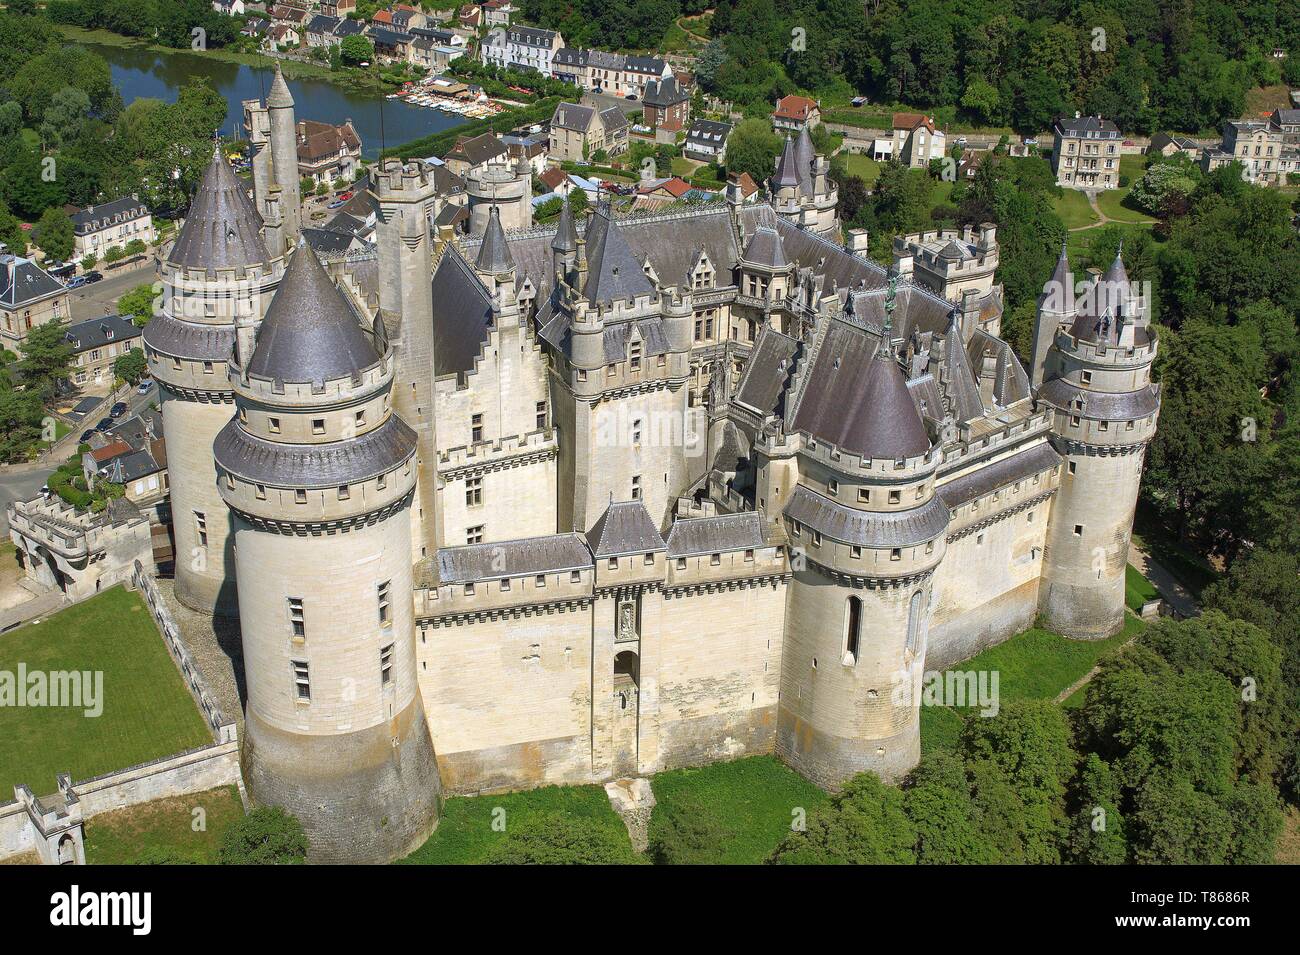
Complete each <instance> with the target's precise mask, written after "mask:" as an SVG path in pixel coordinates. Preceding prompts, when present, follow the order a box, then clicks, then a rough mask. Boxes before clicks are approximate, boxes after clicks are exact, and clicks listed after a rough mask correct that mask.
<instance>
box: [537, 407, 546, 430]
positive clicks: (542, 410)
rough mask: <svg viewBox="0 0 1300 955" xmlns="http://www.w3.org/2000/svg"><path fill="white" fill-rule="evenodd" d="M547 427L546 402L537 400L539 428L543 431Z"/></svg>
mask: <svg viewBox="0 0 1300 955" xmlns="http://www.w3.org/2000/svg"><path fill="white" fill-rule="evenodd" d="M545 428H546V402H545V401H539V402H537V430H538V431H542V430H544V429H545Z"/></svg>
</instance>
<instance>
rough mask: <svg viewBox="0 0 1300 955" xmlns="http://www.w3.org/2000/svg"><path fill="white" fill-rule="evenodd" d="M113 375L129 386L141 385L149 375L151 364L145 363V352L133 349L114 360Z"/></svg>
mask: <svg viewBox="0 0 1300 955" xmlns="http://www.w3.org/2000/svg"><path fill="white" fill-rule="evenodd" d="M113 374H114V375H116V376H117V377H118V378H121V379H122V380H123V381H125V382H127V383H129V384H132V385H135V384H139V383H140V379H142V378H144V377H145V376H146V375H148V374H149V363H148V362H147V361H145V358H144V352H142V351H141V350H140V349H138V348H132V349H131V350H130V351H128V352H127V353H126V354H124V355H118V356H117V358H115V359H114V360H113Z"/></svg>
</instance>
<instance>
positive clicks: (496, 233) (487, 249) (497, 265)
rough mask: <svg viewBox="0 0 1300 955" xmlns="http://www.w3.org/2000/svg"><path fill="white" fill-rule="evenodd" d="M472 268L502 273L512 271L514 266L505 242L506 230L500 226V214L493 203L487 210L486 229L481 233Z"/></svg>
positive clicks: (492, 273)
mask: <svg viewBox="0 0 1300 955" xmlns="http://www.w3.org/2000/svg"><path fill="white" fill-rule="evenodd" d="M474 268H476V269H477V270H478V271H480V272H485V273H487V274H488V275H502V274H504V273H506V272H513V271H514V268H515V260H514V258H513V257H512V256H511V255H510V245H509V243H508V242H506V231H505V229H503V228H501V214H500V213H499V212H498V211H497V207H496V205H495V204H493V206H492V208H491V210H490V211H489V212H488V224H487V230H486V231H485V232H484V233H483V244H482V245H481V246H479V250H478V258H477V259H475V260H474Z"/></svg>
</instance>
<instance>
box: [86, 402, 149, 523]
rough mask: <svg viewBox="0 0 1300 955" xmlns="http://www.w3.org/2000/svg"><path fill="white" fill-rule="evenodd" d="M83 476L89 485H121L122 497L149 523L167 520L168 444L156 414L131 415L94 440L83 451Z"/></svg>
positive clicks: (91, 486)
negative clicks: (144, 516) (102, 483)
mask: <svg viewBox="0 0 1300 955" xmlns="http://www.w3.org/2000/svg"><path fill="white" fill-rule="evenodd" d="M81 473H82V476H83V477H84V478H85V480H86V486H87V487H90V488H93V487H94V486H95V482H96V481H99V480H104V481H108V482H110V483H112V484H120V485H121V486H122V491H123V497H125V498H126V499H127V500H128V501H130V502H131V503H132V504H134V505H135V506H136V507H138V508H139V509H140V511H141V512H142V513H144V514H146V515H148V516H149V519H150V523H153V524H155V525H165V524H166V523H167V521H168V507H167V496H168V493H169V492H170V490H171V488H170V485H169V483H168V480H167V442H166V439H165V438H164V437H163V433H162V416H161V415H159V414H158V413H157V412H146V413H145V414H143V415H132V416H131V417H130V418H124V419H123V420H122V421H120V422H118V423H117V424H115V425H114V426H113V427H112V428H110V429H109V430H108V431H106V432H104V433H103V434H102V435H100V434H96V435H95V436H94V437H93V438H92V439H91V449H90V450H89V451H84V452H82V455H81Z"/></svg>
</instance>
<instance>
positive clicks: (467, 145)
mask: <svg viewBox="0 0 1300 955" xmlns="http://www.w3.org/2000/svg"><path fill="white" fill-rule="evenodd" d="M442 159H443V162H444V163H445V164H446V166H447V169H448V171H449V172H451V173H452V174H454V175H456V176H459V177H460V178H462V179H464V178H465V177H466V176H468V175H469V173H470V171H471V170H475V169H479V168H480V167H482V166H509V165H510V162H511V160H510V149H509V147H508V146H506V144H505V143H503V142H502V141H501V140H500V139H498V138H497V136H496V134H495V133H482V134H480V135H478V136H462V137H460V138H458V139H457V140H456V145H454V146H452V147H451V149H450V150H449V151H448V152H447V155H445V156H443V157H442Z"/></svg>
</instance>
